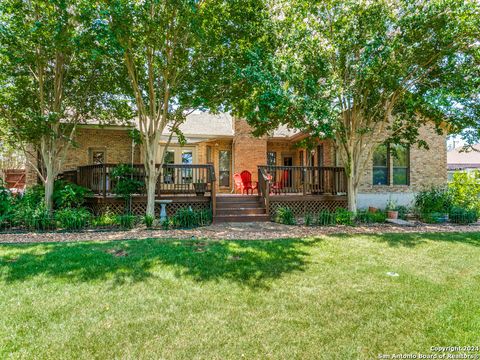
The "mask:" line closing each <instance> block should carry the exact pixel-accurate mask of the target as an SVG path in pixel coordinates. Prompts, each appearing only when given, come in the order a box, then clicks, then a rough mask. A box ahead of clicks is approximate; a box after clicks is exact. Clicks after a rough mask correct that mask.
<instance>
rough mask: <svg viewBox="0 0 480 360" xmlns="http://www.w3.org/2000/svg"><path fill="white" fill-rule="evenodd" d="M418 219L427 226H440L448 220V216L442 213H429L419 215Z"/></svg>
mask: <svg viewBox="0 0 480 360" xmlns="http://www.w3.org/2000/svg"><path fill="white" fill-rule="evenodd" d="M420 218H421V219H422V221H424V222H426V223H428V224H441V223H444V222H446V221H447V219H448V214H445V213H444V212H437V211H434V212H430V213H424V214H422V215H420Z"/></svg>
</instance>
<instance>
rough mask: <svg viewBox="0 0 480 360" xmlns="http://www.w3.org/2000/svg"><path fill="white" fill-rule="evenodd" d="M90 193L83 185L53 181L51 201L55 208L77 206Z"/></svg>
mask: <svg viewBox="0 0 480 360" xmlns="http://www.w3.org/2000/svg"><path fill="white" fill-rule="evenodd" d="M90 195H92V192H91V191H90V190H89V189H87V188H84V187H83V186H80V185H76V184H72V183H69V182H66V181H63V180H59V181H56V182H55V189H54V191H53V202H54V204H55V207H56V208H57V209H65V208H79V207H81V206H82V205H83V204H84V203H85V198H86V197H87V196H90Z"/></svg>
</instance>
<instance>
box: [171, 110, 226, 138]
mask: <svg viewBox="0 0 480 360" xmlns="http://www.w3.org/2000/svg"><path fill="white" fill-rule="evenodd" d="M180 130H181V131H182V133H183V134H184V135H185V136H191V135H199V136H207V137H216V136H233V119H232V116H231V115H230V114H227V113H220V114H210V113H207V112H203V113H193V114H190V115H188V116H187V120H186V121H185V122H184V123H183V124H182V125H180ZM168 134H169V130H168V129H165V131H164V132H163V135H168Z"/></svg>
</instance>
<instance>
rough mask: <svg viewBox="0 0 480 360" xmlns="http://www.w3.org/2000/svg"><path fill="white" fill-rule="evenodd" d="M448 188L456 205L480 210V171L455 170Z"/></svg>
mask: <svg viewBox="0 0 480 360" xmlns="http://www.w3.org/2000/svg"><path fill="white" fill-rule="evenodd" d="M448 190H449V192H450V194H451V196H452V202H453V204H454V205H455V206H456V207H460V208H464V209H468V210H475V211H476V212H477V213H479V212H480V171H478V170H475V171H473V172H466V171H459V172H455V173H454V174H453V179H452V181H451V182H450V183H449V184H448Z"/></svg>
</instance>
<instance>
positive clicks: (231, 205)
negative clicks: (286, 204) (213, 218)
mask: <svg viewBox="0 0 480 360" xmlns="http://www.w3.org/2000/svg"><path fill="white" fill-rule="evenodd" d="M261 206H262V205H261V203H260V201H255V202H251V201H250V202H246V201H239V202H218V200H217V209H256V208H258V207H261Z"/></svg>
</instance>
